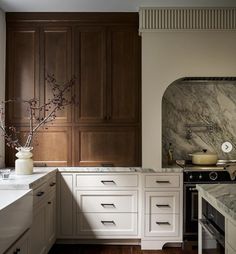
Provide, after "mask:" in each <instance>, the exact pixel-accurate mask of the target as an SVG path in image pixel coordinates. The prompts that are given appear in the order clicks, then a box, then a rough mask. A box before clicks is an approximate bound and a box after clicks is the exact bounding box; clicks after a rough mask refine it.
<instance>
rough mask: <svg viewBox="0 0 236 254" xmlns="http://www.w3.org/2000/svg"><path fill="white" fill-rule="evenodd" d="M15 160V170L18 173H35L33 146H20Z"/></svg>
mask: <svg viewBox="0 0 236 254" xmlns="http://www.w3.org/2000/svg"><path fill="white" fill-rule="evenodd" d="M16 149H17V151H18V152H17V153H16V157H17V158H18V159H16V160H15V171H16V174H17V175H31V174H33V160H32V156H33V154H32V153H31V152H30V151H31V150H32V149H33V148H32V147H18V148H16Z"/></svg>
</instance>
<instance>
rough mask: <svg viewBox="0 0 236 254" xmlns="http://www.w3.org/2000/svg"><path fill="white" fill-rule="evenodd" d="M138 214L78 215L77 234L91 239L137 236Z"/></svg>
mask: <svg viewBox="0 0 236 254" xmlns="http://www.w3.org/2000/svg"><path fill="white" fill-rule="evenodd" d="M137 224H138V216H137V213H78V214H77V234H78V235H80V236H89V237H90V238H99V237H101V236H106V238H108V239H109V238H114V237H115V236H122V237H123V238H125V237H126V236H134V235H137V233H138V232H137V231H138V228H137Z"/></svg>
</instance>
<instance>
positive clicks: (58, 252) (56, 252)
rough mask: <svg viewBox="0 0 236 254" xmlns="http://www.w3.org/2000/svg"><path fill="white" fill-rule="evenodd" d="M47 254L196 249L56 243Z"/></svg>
mask: <svg viewBox="0 0 236 254" xmlns="http://www.w3.org/2000/svg"><path fill="white" fill-rule="evenodd" d="M49 254H197V251H196V250H195V251H187V250H184V251H183V250H182V248H164V249H163V250H161V251H159V250H155V251H153V250H152V251H150V250H149V251H147V250H146V251H142V250H141V249H140V246H125V245H62V244H57V245H54V247H53V248H52V249H51V251H50V252H49Z"/></svg>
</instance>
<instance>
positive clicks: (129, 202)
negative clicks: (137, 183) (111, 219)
mask: <svg viewBox="0 0 236 254" xmlns="http://www.w3.org/2000/svg"><path fill="white" fill-rule="evenodd" d="M76 201H77V205H78V207H77V212H84V213H92V212H94V213H131V212H137V192H136V191H76Z"/></svg>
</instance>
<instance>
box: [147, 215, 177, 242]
mask: <svg viewBox="0 0 236 254" xmlns="http://www.w3.org/2000/svg"><path fill="white" fill-rule="evenodd" d="M145 219H146V220H145V236H163V237H166V236H167V237H168V236H179V215H178V214H149V215H145Z"/></svg>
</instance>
